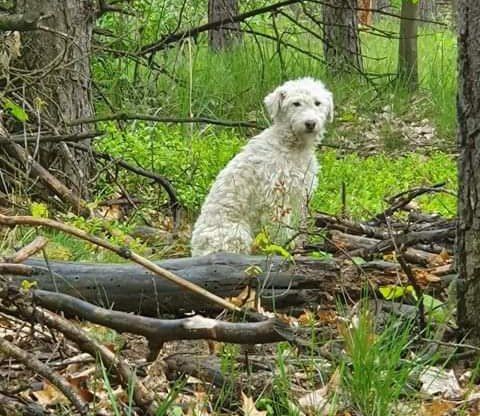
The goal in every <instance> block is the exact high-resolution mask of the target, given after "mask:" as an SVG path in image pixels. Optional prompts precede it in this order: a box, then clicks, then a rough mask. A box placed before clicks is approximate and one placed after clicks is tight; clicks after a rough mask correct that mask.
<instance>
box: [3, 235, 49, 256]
mask: <svg viewBox="0 0 480 416" xmlns="http://www.w3.org/2000/svg"><path fill="white" fill-rule="evenodd" d="M47 243H48V240H47V239H46V238H45V237H42V236H38V237H36V238H35V240H33V241H32V242H31V243H29V244H27V245H26V246H25V247H23V248H22V249H20V250H18V251H17V252H16V253H15V255H13V256H11V257H6V258H5V261H6V262H7V263H22V262H24V261H25V260H27V259H28V258H29V257H31V256H33V255H35V254H36V253H38V252H39V251H40V250H42V249H43V248H44V247H45V246H46V245H47Z"/></svg>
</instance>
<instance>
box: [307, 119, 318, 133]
mask: <svg viewBox="0 0 480 416" xmlns="http://www.w3.org/2000/svg"><path fill="white" fill-rule="evenodd" d="M315 125H316V123H315V121H313V120H308V121H306V122H305V127H306V128H307V130H310V131H312V130H313V129H314V128H315Z"/></svg>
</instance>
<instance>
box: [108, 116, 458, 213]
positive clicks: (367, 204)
mask: <svg viewBox="0 0 480 416" xmlns="http://www.w3.org/2000/svg"><path fill="white" fill-rule="evenodd" d="M243 143H245V138H244V137H240V136H239V135H238V134H236V133H235V132H232V131H231V130H218V129H210V130H204V131H202V132H199V131H198V130H196V131H194V132H193V133H191V132H189V133H187V132H186V129H185V128H176V129H174V128H172V127H165V126H163V125H158V126H136V127H135V128H132V129H126V130H124V131H123V132H122V133H119V132H118V131H116V130H114V129H113V128H112V130H111V134H110V136H109V137H108V138H107V139H104V140H103V141H102V143H101V148H102V149H103V150H107V151H108V152H110V153H112V154H114V155H117V156H121V157H123V158H125V159H127V160H130V161H135V162H136V163H139V164H141V165H142V166H144V167H147V168H149V169H153V170H154V171H156V172H159V173H161V174H162V175H165V176H166V177H168V178H170V179H171V180H172V182H173V184H174V186H175V187H176V189H177V190H178V193H179V197H180V199H181V201H182V203H183V204H184V205H185V206H186V207H187V208H188V209H189V210H190V211H191V212H192V213H195V212H197V211H198V209H199V207H200V205H201V203H202V201H203V199H204V198H205V196H206V193H207V192H208V189H209V187H210V185H211V183H212V182H213V181H214V179H215V177H216V176H217V174H218V172H219V171H220V170H221V169H222V168H223V167H224V166H225V164H226V163H227V162H228V161H229V160H230V159H231V158H232V157H233V156H234V155H235V154H236V153H237V152H238V150H239V149H240V147H241V146H242V144H243ZM318 157H319V161H320V164H321V172H320V174H319V186H318V188H317V191H316V193H315V195H314V197H313V199H312V201H311V207H312V209H314V210H320V211H324V212H328V213H332V214H335V213H338V212H340V210H341V209H342V198H341V187H342V183H345V185H346V202H347V210H348V213H349V214H350V215H351V216H353V217H354V218H364V217H369V216H371V215H372V214H373V213H376V212H379V211H381V210H383V209H384V208H385V206H384V199H385V198H386V197H389V196H393V195H395V194H396V193H399V192H402V191H405V190H406V189H408V188H411V187H415V186H422V185H432V184H436V183H440V182H446V184H447V185H446V187H447V188H448V189H450V190H455V188H456V165H455V160H454V158H453V157H452V156H450V155H448V154H446V153H442V152H437V153H433V154H431V155H429V156H424V155H419V154H415V153H408V154H406V155H405V156H403V157H398V158H391V157H389V156H388V155H386V154H379V155H375V156H370V157H361V156H359V155H357V154H349V155H345V156H340V155H339V154H338V153H337V152H335V151H332V150H326V151H320V152H319V153H318ZM128 178H129V179H130V180H131V181H133V180H134V179H133V178H132V177H131V176H129V177H128ZM128 178H127V179H126V180H128ZM130 185H131V186H134V185H135V184H134V183H131V184H130ZM108 186H110V185H108V184H105V187H108ZM419 201H420V206H421V208H423V209H425V210H426V211H431V212H439V213H441V214H443V215H446V216H452V215H454V214H455V210H456V208H455V204H456V201H455V198H454V197H452V196H451V195H447V194H437V195H434V196H427V197H424V198H420V199H419Z"/></svg>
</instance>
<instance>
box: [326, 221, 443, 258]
mask: <svg viewBox="0 0 480 416" xmlns="http://www.w3.org/2000/svg"><path fill="white" fill-rule="evenodd" d="M329 239H330V240H331V243H332V244H333V249H334V250H339V248H342V249H343V250H347V251H348V252H349V254H350V255H352V256H361V257H365V258H369V257H370V256H372V255H373V254H376V253H379V252H378V250H377V249H376V248H375V247H378V246H379V245H380V244H386V245H388V244H389V243H384V240H378V239H376V238H370V237H363V236H358V235H352V234H346V233H342V232H341V231H337V230H331V231H330V232H329ZM391 250H392V248H390V250H385V251H391ZM385 251H384V252H385ZM404 255H405V258H406V259H408V261H410V262H412V263H415V264H421V265H424V266H426V265H428V264H429V263H431V262H433V261H434V260H435V257H436V255H435V254H434V253H429V252H426V251H422V250H417V249H415V248H412V247H409V248H407V249H406V250H405V254H404Z"/></svg>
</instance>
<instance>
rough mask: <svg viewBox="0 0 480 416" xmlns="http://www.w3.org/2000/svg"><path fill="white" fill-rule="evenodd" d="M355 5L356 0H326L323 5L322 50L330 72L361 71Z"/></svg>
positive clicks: (361, 64) (361, 63)
mask: <svg viewBox="0 0 480 416" xmlns="http://www.w3.org/2000/svg"><path fill="white" fill-rule="evenodd" d="M356 7H357V2H356V0H326V2H325V4H324V6H323V21H324V34H323V35H324V42H323V51H324V55H325V60H326V62H327V65H328V67H329V69H330V70H331V71H332V72H353V71H363V62H362V56H361V48H360V37H359V35H358V23H357V10H356Z"/></svg>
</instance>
